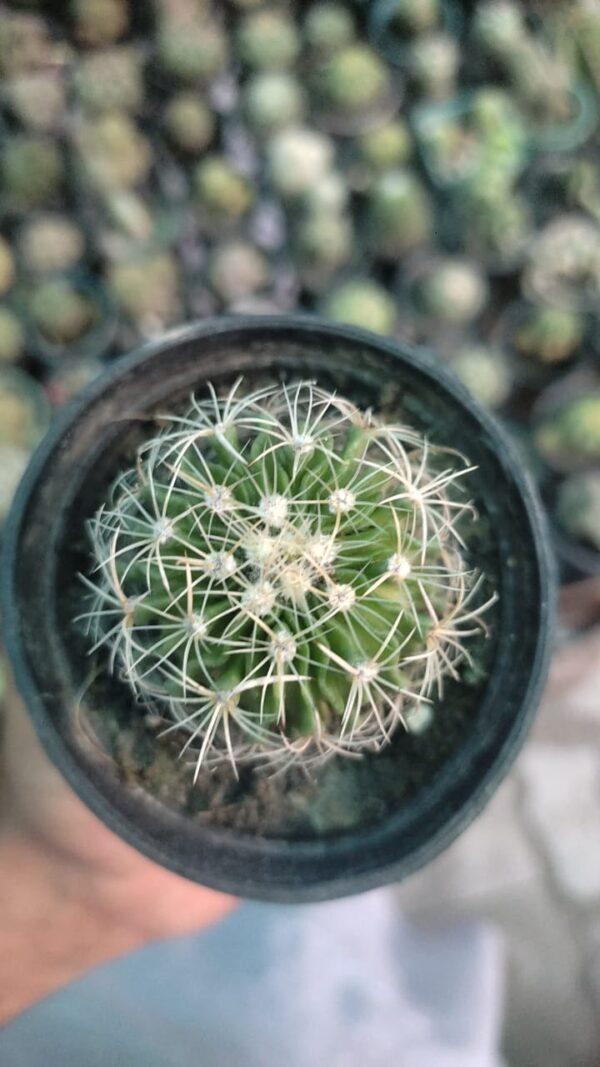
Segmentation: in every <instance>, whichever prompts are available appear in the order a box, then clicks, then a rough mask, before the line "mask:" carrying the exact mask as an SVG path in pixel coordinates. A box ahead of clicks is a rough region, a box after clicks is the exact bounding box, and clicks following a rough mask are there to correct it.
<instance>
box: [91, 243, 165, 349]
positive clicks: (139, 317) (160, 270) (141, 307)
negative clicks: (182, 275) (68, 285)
mask: <svg viewBox="0 0 600 1067" xmlns="http://www.w3.org/2000/svg"><path fill="white" fill-rule="evenodd" d="M107 283H108V286H109V288H110V290H111V292H112V294H113V296H114V297H115V299H116V301H117V303H118V304H119V305H120V306H121V307H122V308H123V311H124V312H125V314H126V315H127V316H128V318H129V319H130V320H131V321H132V322H133V323H135V325H136V326H137V328H138V329H139V331H140V333H142V334H143V335H144V336H146V337H154V336H156V335H158V334H160V333H162V331H163V330H164V329H165V327H166V326H170V325H172V324H173V323H174V322H176V321H177V319H178V317H179V315H180V314H181V302H180V298H179V272H178V269H177V263H176V262H175V259H174V257H173V256H171V255H169V254H168V253H167V252H162V253H154V254H151V255H147V256H138V257H136V258H135V259H131V260H126V261H125V262H119V263H114V264H112V265H111V266H110V267H109V268H108V270H107Z"/></svg>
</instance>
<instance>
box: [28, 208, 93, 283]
mask: <svg viewBox="0 0 600 1067" xmlns="http://www.w3.org/2000/svg"><path fill="white" fill-rule="evenodd" d="M18 249H19V255H20V257H21V262H22V264H23V267H24V269H25V270H26V271H27V272H30V273H32V274H52V273H59V272H61V271H68V270H70V269H71V268H72V267H75V266H76V265H77V264H78V263H79V262H80V261H81V260H82V258H83V255H84V252H85V237H84V235H83V232H82V230H81V228H80V227H79V226H78V225H77V223H75V222H73V221H72V220H71V219H70V218H69V217H68V216H67V215H61V214H59V213H58V212H50V211H47V212H44V213H43V214H41V215H37V216H34V217H33V218H31V219H30V220H28V221H27V222H24V223H23V225H22V227H21V229H20V230H19V235H18Z"/></svg>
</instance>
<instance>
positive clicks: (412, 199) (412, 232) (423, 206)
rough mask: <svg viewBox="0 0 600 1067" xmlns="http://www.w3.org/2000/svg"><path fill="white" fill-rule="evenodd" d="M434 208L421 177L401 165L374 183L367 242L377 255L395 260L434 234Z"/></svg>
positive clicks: (369, 205)
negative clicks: (432, 232) (420, 179)
mask: <svg viewBox="0 0 600 1067" xmlns="http://www.w3.org/2000/svg"><path fill="white" fill-rule="evenodd" d="M432 224H433V215H432V208H431V203H430V200H429V197H428V195H427V192H426V190H425V188H424V187H423V185H422V184H421V182H420V181H419V179H418V178H417V177H415V175H414V174H412V173H411V172H410V171H408V170H403V169H400V168H398V169H397V170H393V171H389V172H388V173H387V174H384V175H382V176H381V177H380V178H378V179H377V181H376V182H374V183H373V185H372V187H371V189H370V190H369V196H368V201H367V216H366V225H367V234H366V237H367V243H368V246H369V247H370V249H371V251H372V252H373V254H374V255H376V256H377V257H379V258H381V259H391V260H395V259H396V258H397V257H398V256H401V255H404V253H406V252H408V251H410V250H411V249H412V248H415V247H417V246H418V245H421V244H423V243H424V242H425V241H427V240H428V238H429V237H430V235H431V230H432Z"/></svg>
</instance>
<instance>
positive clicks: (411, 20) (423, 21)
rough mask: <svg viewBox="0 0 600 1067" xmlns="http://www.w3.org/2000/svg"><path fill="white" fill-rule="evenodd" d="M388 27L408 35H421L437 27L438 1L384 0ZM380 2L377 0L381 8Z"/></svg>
mask: <svg viewBox="0 0 600 1067" xmlns="http://www.w3.org/2000/svg"><path fill="white" fill-rule="evenodd" d="M384 2H385V3H386V12H387V14H388V16H390V25H391V27H392V28H393V29H394V30H397V31H398V32H401V33H406V34H409V35H412V34H415V33H423V32H424V31H425V30H431V29H433V27H434V26H437V24H438V21H439V17H440V4H439V0H393V2H392V3H389V0H384ZM381 4H382V0H379V6H381Z"/></svg>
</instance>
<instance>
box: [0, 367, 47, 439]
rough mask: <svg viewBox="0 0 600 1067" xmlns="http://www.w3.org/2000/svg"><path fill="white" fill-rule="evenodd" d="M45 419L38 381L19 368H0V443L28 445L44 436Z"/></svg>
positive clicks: (44, 398)
mask: <svg viewBox="0 0 600 1067" xmlns="http://www.w3.org/2000/svg"><path fill="white" fill-rule="evenodd" d="M48 418H49V405H48V402H47V400H46V397H45V395H44V391H43V389H42V386H41V385H40V384H39V382H37V381H35V379H34V378H32V377H31V375H29V374H27V373H26V372H25V371H24V370H21V368H20V367H2V368H0V444H3V445H4V444H9V445H16V446H17V447H18V448H31V447H32V446H33V445H35V444H37V442H38V441H39V440H40V438H41V437H42V436H43V435H44V433H45V431H46V429H47V426H48Z"/></svg>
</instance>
